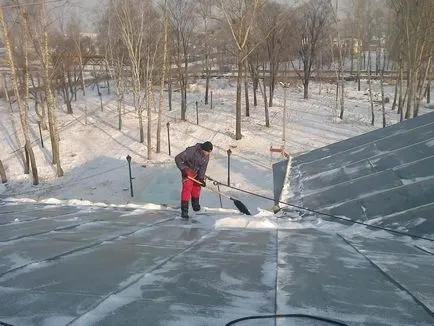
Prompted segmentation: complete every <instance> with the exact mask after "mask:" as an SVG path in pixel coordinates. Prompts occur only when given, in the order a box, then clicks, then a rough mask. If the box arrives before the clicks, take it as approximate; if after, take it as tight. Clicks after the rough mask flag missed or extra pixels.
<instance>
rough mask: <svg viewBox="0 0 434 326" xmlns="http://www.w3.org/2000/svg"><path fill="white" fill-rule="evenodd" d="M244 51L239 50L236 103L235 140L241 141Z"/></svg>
mask: <svg viewBox="0 0 434 326" xmlns="http://www.w3.org/2000/svg"><path fill="white" fill-rule="evenodd" d="M241 58H242V51H241V50H238V74H237V97H236V102H235V140H240V139H241V138H242V135H241V82H242V79H243V63H242V62H241Z"/></svg>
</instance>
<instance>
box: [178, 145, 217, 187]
mask: <svg viewBox="0 0 434 326" xmlns="http://www.w3.org/2000/svg"><path fill="white" fill-rule="evenodd" d="M200 145H201V144H200V143H197V144H196V145H194V146H190V147H187V148H186V149H185V151H183V152H181V153H179V154H178V155H176V156H175V163H176V166H177V167H178V169H180V170H181V171H182V170H183V169H185V168H189V169H191V170H193V171H194V173H196V174H197V178H198V179H203V178H204V177H205V172H206V168H207V167H208V161H209V157H208V156H205V155H203V154H202V149H201V148H200Z"/></svg>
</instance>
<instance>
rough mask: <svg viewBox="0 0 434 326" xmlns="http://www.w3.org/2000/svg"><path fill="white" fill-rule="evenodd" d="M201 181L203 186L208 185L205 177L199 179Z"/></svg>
mask: <svg viewBox="0 0 434 326" xmlns="http://www.w3.org/2000/svg"><path fill="white" fill-rule="evenodd" d="M199 182H200V183H201V185H200V186H201V187H206V182H205V178H203V179H199Z"/></svg>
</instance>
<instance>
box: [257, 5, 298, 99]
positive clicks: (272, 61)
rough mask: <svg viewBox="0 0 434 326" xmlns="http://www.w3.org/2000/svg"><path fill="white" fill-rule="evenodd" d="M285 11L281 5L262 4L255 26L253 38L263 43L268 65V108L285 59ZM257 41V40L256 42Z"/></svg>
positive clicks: (286, 26) (287, 26) (286, 16)
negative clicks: (257, 37)
mask: <svg viewBox="0 0 434 326" xmlns="http://www.w3.org/2000/svg"><path fill="white" fill-rule="evenodd" d="M288 18H289V17H288V15H287V11H286V10H285V7H284V6H283V5H281V4H278V3H275V2H270V3H266V4H264V6H262V8H261V10H260V11H259V14H258V19H257V20H256V24H255V30H256V32H255V36H256V34H259V35H258V36H259V38H260V39H261V40H262V42H261V43H264V48H265V54H266V58H267V61H268V64H269V71H270V74H269V82H268V88H269V95H270V96H269V106H270V107H271V106H273V98H274V90H275V87H276V82H277V73H278V71H279V68H280V64H281V62H282V60H283V59H284V57H285V53H284V52H285V50H286V49H287V47H288V44H287V42H285V41H286V40H285V35H287V34H289V33H290V30H289V24H286V21H287V19H288ZM258 41H259V40H258Z"/></svg>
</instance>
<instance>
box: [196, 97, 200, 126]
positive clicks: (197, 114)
mask: <svg viewBox="0 0 434 326" xmlns="http://www.w3.org/2000/svg"><path fill="white" fill-rule="evenodd" d="M196 124H197V125H199V105H198V103H197V101H196Z"/></svg>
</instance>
